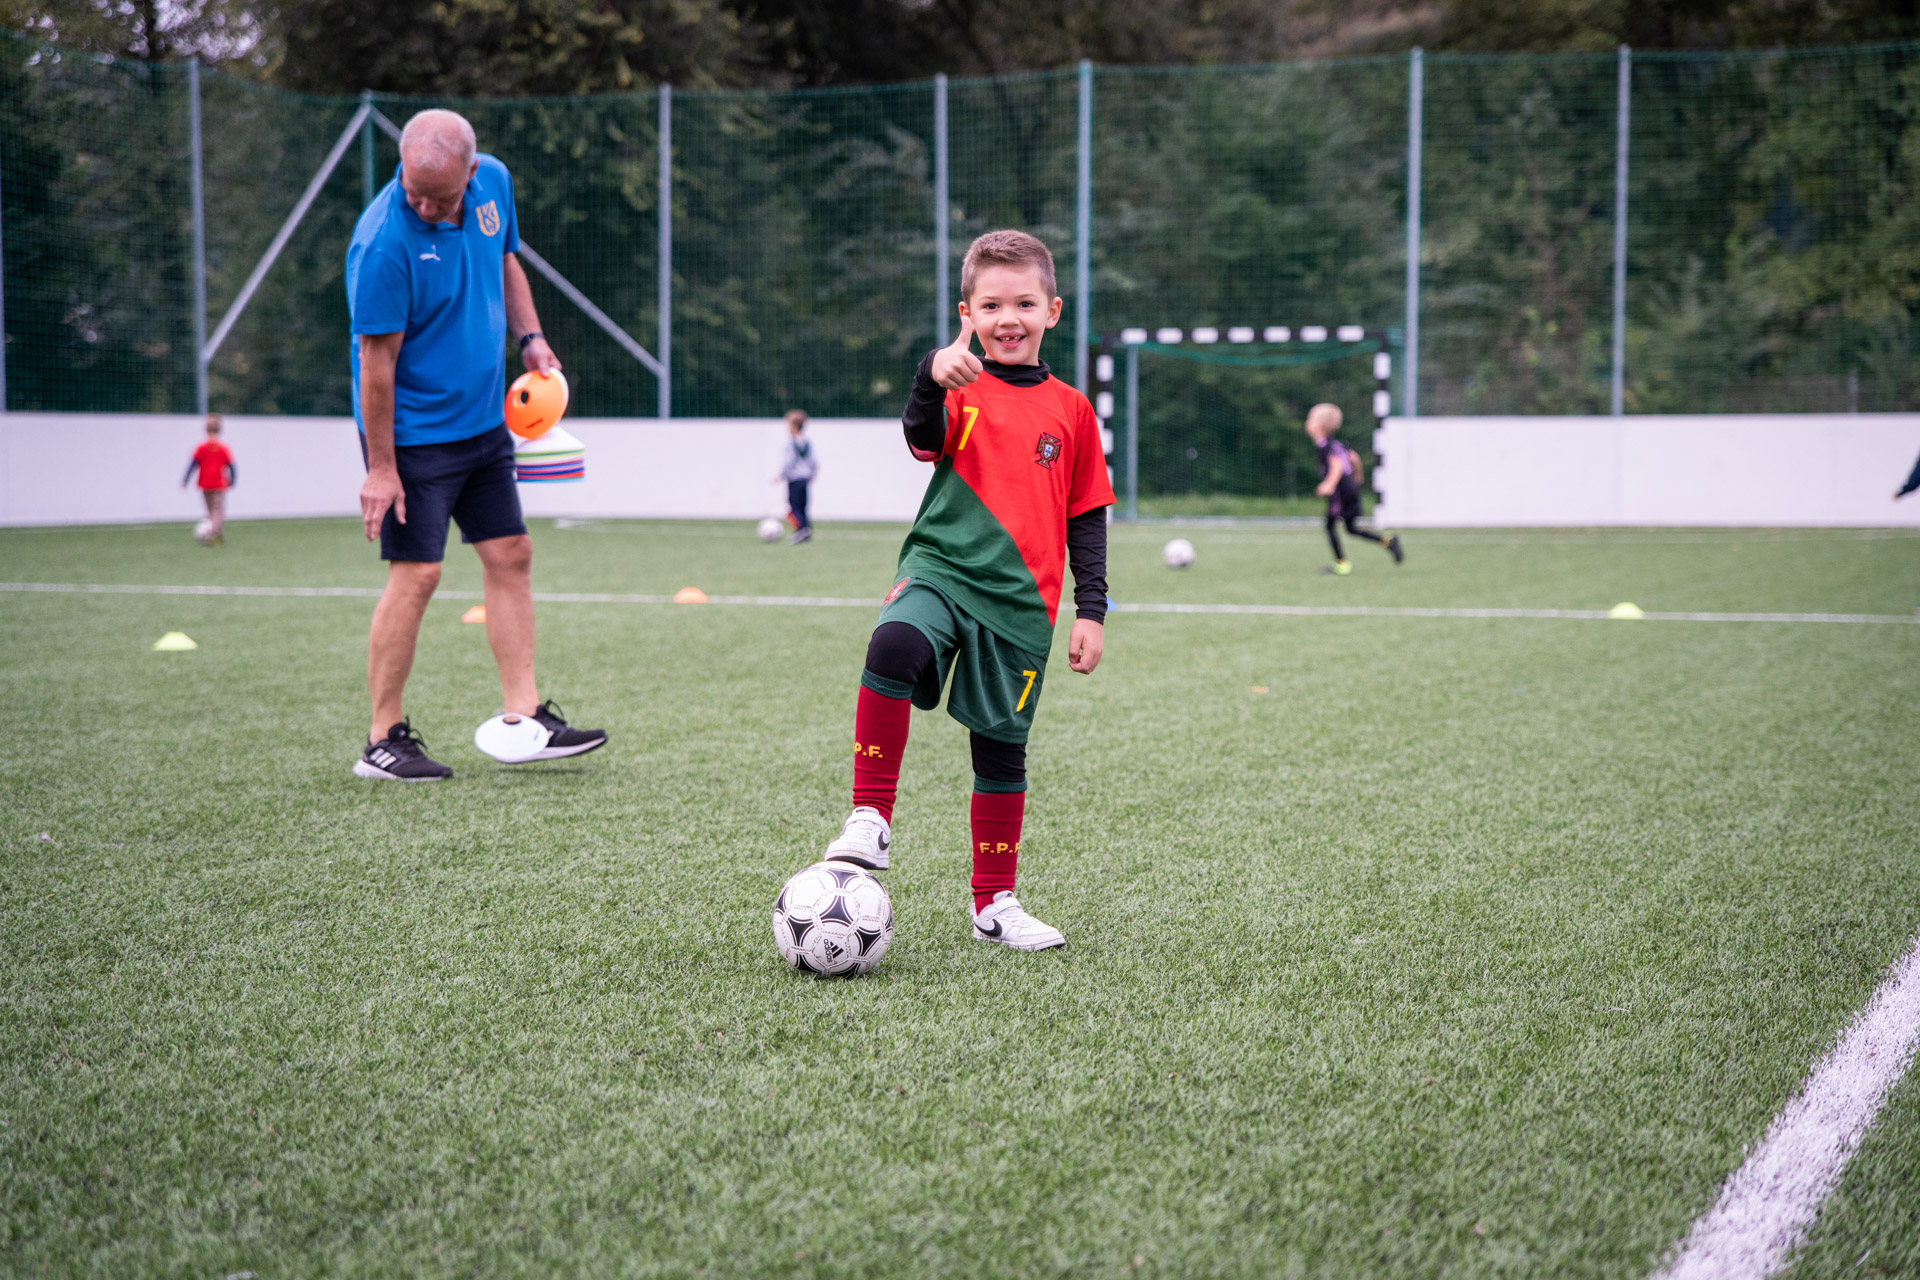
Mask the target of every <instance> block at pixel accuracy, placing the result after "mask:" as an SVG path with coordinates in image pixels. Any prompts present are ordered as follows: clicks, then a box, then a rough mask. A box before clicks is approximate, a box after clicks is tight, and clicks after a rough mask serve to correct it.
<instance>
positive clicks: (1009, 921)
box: [973, 889, 1067, 951]
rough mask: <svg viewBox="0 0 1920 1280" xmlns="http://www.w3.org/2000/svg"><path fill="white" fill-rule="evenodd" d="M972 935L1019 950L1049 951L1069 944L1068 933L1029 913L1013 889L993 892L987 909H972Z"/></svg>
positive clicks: (980, 939)
mask: <svg viewBox="0 0 1920 1280" xmlns="http://www.w3.org/2000/svg"><path fill="white" fill-rule="evenodd" d="M973 936H974V937H975V938H976V939H977V940H979V941H981V942H998V943H1001V944H1002V945H1004V946H1009V947H1013V948H1014V949H1015V950H1018V951H1046V950H1049V949H1050V948H1053V947H1064V946H1066V945H1067V936H1066V935H1065V934H1064V933H1061V932H1060V931H1059V930H1058V929H1056V928H1054V927H1053V926H1052V925H1050V924H1045V923H1043V922H1041V921H1039V920H1035V919H1034V918H1033V917H1032V916H1030V915H1028V914H1027V913H1026V911H1025V910H1024V909H1023V908H1022V907H1021V906H1020V899H1018V898H1016V897H1014V896H1013V890H1011V889H1002V890H1001V891H1000V892H998V893H996V894H994V895H993V901H992V902H990V903H988V904H987V909H986V910H985V911H976V912H974V913H973Z"/></svg>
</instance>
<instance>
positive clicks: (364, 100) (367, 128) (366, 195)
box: [360, 89, 380, 209]
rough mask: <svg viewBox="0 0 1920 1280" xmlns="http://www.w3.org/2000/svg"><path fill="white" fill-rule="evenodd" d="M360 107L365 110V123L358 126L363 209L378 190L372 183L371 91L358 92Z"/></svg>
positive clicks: (361, 204) (371, 201)
mask: <svg viewBox="0 0 1920 1280" xmlns="http://www.w3.org/2000/svg"><path fill="white" fill-rule="evenodd" d="M360 105H361V106H363V107H365V108H366V109H367V122H366V123H365V124H364V125H362V126H360V207H361V208H362V209H365V208H366V207H367V206H368V205H370V204H372V203H373V197H374V194H375V193H376V192H378V191H379V190H380V188H379V187H377V186H375V185H374V181H373V90H371V89H362V90H361V91H360Z"/></svg>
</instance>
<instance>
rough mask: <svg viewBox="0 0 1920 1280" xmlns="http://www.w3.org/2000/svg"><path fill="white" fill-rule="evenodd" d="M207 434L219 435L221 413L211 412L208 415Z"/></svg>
mask: <svg viewBox="0 0 1920 1280" xmlns="http://www.w3.org/2000/svg"><path fill="white" fill-rule="evenodd" d="M207 434H208V435H210V436H217V435H219V434H220V415H219V414H217V413H210V414H208V415H207Z"/></svg>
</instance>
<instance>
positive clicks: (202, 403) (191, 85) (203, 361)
mask: <svg viewBox="0 0 1920 1280" xmlns="http://www.w3.org/2000/svg"><path fill="white" fill-rule="evenodd" d="M187 140H188V146H190V147H191V148H192V151H193V407H194V411H195V412H197V413H205V412H206V411H207V358H206V354H205V353H206V349H207V205H206V187H205V180H206V173H205V169H204V166H203V165H202V163H201V158H200V59H198V58H191V59H189V60H188V62H187Z"/></svg>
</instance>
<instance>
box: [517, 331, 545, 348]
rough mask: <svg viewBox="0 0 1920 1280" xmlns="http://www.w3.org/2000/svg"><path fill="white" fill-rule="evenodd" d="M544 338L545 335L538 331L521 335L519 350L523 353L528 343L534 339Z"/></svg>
mask: <svg viewBox="0 0 1920 1280" xmlns="http://www.w3.org/2000/svg"><path fill="white" fill-rule="evenodd" d="M546 336H547V335H546V334H544V333H542V332H540V331H539V330H538V329H535V330H534V331H533V332H532V333H526V334H522V335H521V336H520V349H521V350H522V351H525V350H526V349H527V344H528V343H529V342H532V341H533V340H534V339H535V338H544V337H546Z"/></svg>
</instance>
